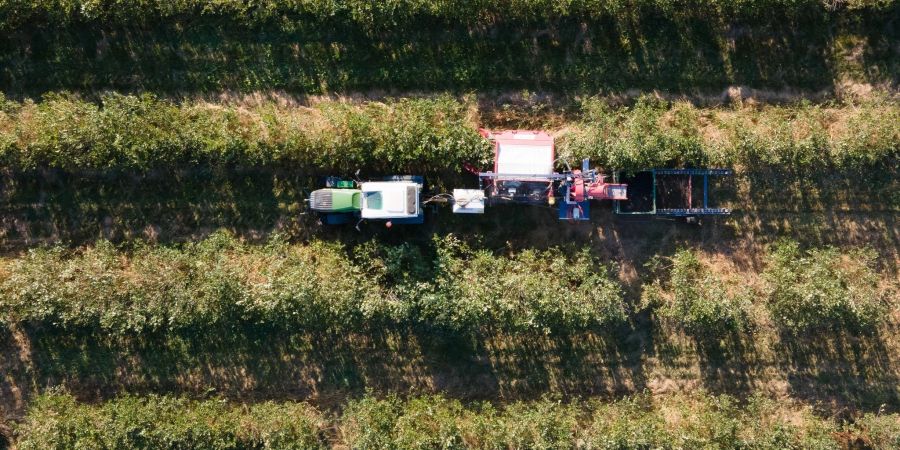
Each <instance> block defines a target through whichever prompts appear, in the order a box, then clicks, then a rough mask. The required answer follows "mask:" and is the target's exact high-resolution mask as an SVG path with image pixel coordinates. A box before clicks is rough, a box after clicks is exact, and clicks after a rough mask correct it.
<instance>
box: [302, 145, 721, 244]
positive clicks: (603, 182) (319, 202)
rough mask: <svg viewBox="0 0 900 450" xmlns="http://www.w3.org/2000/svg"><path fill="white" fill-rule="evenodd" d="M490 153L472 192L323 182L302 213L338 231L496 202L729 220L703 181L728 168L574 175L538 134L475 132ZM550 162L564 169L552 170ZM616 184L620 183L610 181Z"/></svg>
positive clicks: (585, 165) (414, 180)
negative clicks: (429, 208)
mask: <svg viewBox="0 0 900 450" xmlns="http://www.w3.org/2000/svg"><path fill="white" fill-rule="evenodd" d="M481 133H482V135H483V136H484V137H485V138H486V139H488V140H489V141H491V143H492V144H493V147H494V168H493V170H492V171H488V172H481V171H478V170H477V169H474V168H471V167H466V169H467V170H469V171H470V172H472V173H473V174H475V175H477V176H478V188H477V189H471V188H459V189H453V192H452V194H451V193H439V194H435V195H430V196H426V195H425V194H424V192H423V191H424V187H425V186H424V178H423V177H421V176H410V175H394V176H390V177H386V178H384V179H382V180H378V181H357V180H346V179H341V178H339V177H329V178H327V179H326V181H325V187H324V188H323V189H318V190H315V191H313V192H312V193H311V195H310V197H309V199H308V203H309V209H310V210H312V211H314V212H316V213H317V214H318V215H319V217H320V219H321V222H322V223H323V224H327V225H338V224H346V223H354V222H355V223H357V225H358V224H359V223H360V222H363V221H367V220H376V221H384V223H385V225H386V226H387V227H391V226H393V225H394V224H421V223H423V222H424V221H425V206H426V205H428V204H436V203H445V204H446V203H449V204H451V205H452V208H453V212H454V213H458V214H483V213H484V212H485V208H486V207H488V206H492V205H499V204H529V205H544V206H548V205H549V206H551V207H555V209H556V211H557V215H558V218H559V219H560V220H567V221H575V222H577V221H587V220H590V207H591V200H611V201H612V203H613V205H612V206H613V211H614V212H615V213H616V214H617V215H626V216H644V217H670V218H681V219H683V220H685V221H687V222H689V223H699V219H700V217H703V216H722V215H728V214H730V213H731V211H730V210H729V209H727V208H720V207H715V206H711V205H712V199H711V192H710V183H709V179H710V177H721V176H728V175H731V170H729V169H693V168H691V169H674V168H669V169H647V170H644V171H640V172H636V173H632V174H626V173H622V174H621V177H617V176H616V175H615V174H614V175H613V177H612V181H611V182H610V181H608V179H609V176H607V175H604V174H602V173H600V172H598V171H597V170H596V169H592V168H590V161H589V160H587V159H585V160H583V161H582V164H581V167H580V168H579V169H572V168H571V167H570V166H569V165H568V163H566V162H565V161H561V160H559V159H557V158H556V149H555V146H554V141H553V137H552V136H550V135H549V134H547V133H546V132H543V131H531V130H510V131H502V132H497V133H493V132H490V131H487V130H482V131H481ZM557 162H562V164H563V165H564V166H565V170H563V171H558V172H557V171H555V170H554V167H555V165H556V163H557ZM617 178H620V179H618V180H617Z"/></svg>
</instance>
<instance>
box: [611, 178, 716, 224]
mask: <svg viewBox="0 0 900 450" xmlns="http://www.w3.org/2000/svg"><path fill="white" fill-rule="evenodd" d="M731 174H732V172H731V170H730V169H651V170H646V171H642V172H637V173H634V174H631V175H629V174H625V173H620V174H619V176H618V177H617V178H618V180H617V181H618V182H620V183H625V184H627V185H628V191H627V192H628V194H627V196H628V200H615V201H614V202H613V203H614V205H613V208H614V211H615V213H616V214H619V215H624V216H657V217H674V218H685V219H687V220H689V221H690V220H694V219H696V218H698V217H699V216H726V215H729V214H731V210H730V209H728V208H721V207H718V206H714V203H715V200H714V199H713V198H712V193H711V191H710V177H723V176H729V175H731Z"/></svg>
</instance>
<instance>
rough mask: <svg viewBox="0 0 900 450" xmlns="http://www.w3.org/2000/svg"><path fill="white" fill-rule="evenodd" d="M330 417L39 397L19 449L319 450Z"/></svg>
mask: <svg viewBox="0 0 900 450" xmlns="http://www.w3.org/2000/svg"><path fill="white" fill-rule="evenodd" d="M323 425H324V420H323V416H322V415H321V413H319V412H318V411H316V410H315V409H314V408H312V407H310V406H309V405H306V404H303V403H281V404H279V403H272V402H266V403H260V404H255V405H252V406H249V407H238V406H230V405H228V404H226V403H225V402H223V401H219V400H206V401H191V400H186V399H181V398H174V397H161V396H149V397H123V398H119V399H116V400H114V401H110V402H107V403H104V404H102V405H99V406H90V405H87V404H82V403H78V402H77V401H75V399H74V398H73V397H71V396H70V395H68V394H49V395H42V396H39V397H38V398H36V399H35V400H34V402H32V404H31V407H30V408H29V411H28V416H27V417H26V418H25V421H24V422H23V423H22V424H21V425H19V426H18V428H17V429H16V433H17V435H18V436H19V440H18V448H20V449H23V450H29V449H60V450H63V449H72V448H115V449H122V450H127V449H134V450H137V449H152V448H184V449H188V448H204V449H237V448H258V449H272V450H275V449H285V450H289V449H315V448H323V449H324V448H327V445H326V442H325V441H324V440H323V439H322V429H323Z"/></svg>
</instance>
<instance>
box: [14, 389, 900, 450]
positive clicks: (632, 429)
mask: <svg viewBox="0 0 900 450" xmlns="http://www.w3.org/2000/svg"><path fill="white" fill-rule="evenodd" d="M898 419H900V418H898V416H897V415H896V414H890V415H879V416H872V415H868V416H866V417H864V418H862V419H861V420H860V421H859V422H858V423H857V425H856V426H855V427H854V428H849V429H847V430H846V431H847V433H848V435H850V436H852V435H854V434H855V435H859V436H861V437H862V438H863V439H865V440H866V442H869V443H870V444H871V445H872V446H873V447H875V448H878V449H881V448H893V447H892V444H893V442H894V440H893V439H894V437H895V436H896V433H895V431H896V426H895V425H896V424H897V423H898V422H897V421H898ZM839 430H841V428H839V427H838V426H837V425H836V424H835V423H833V422H831V421H829V420H827V419H822V418H818V417H816V416H814V415H812V414H811V413H810V411H809V409H800V410H797V409H790V408H788V407H785V406H784V405H783V404H780V403H777V402H775V401H772V400H769V399H766V398H763V397H759V396H753V397H751V398H750V400H749V402H748V404H747V405H746V406H744V407H741V406H738V403H737V402H736V401H735V400H734V399H732V398H731V397H729V396H727V395H721V396H711V395H706V394H696V395H691V396H681V395H672V396H661V397H655V398H654V397H651V396H650V395H648V394H641V395H637V396H634V397H630V398H629V397H626V398H624V399H621V400H618V401H615V402H611V403H601V402H598V401H591V402H578V401H576V402H570V403H564V402H561V401H558V400H553V399H547V398H545V399H541V400H534V401H526V402H515V403H512V404H508V405H505V406H502V407H497V406H493V405H491V404H489V403H474V404H470V405H465V404H463V403H461V402H460V401H459V400H453V399H447V398H445V397H443V396H440V395H436V396H422V397H411V398H409V399H401V398H399V397H397V396H395V395H389V396H387V397H384V398H377V397H374V396H372V395H371V394H370V395H366V396H365V397H363V398H361V399H358V400H354V401H350V402H349V403H348V404H347V405H346V406H345V407H343V408H342V412H341V414H340V416H339V417H336V418H335V419H334V420H333V422H332V421H331V420H329V419H325V415H324V414H322V413H321V412H318V411H316V410H315V409H313V408H312V407H310V406H309V405H306V404H303V403H293V402H286V403H272V402H265V403H260V404H253V405H249V406H247V405H244V406H237V405H229V404H228V403H226V402H225V401H222V400H218V399H212V400H204V401H192V400H187V399H182V398H176V397H166V396H149V397H131V396H126V397H122V398H119V399H115V400H111V401H107V402H105V403H101V404H98V405H89V404H84V403H79V402H77V401H75V400H74V399H73V398H72V397H71V396H70V395H68V394H60V393H49V394H44V395H40V396H38V397H37V398H36V399H35V400H34V401H33V402H32V404H31V407H30V408H29V410H28V413H27V415H26V417H25V418H24V420H23V421H22V422H21V424H19V425H18V426H17V427H16V429H15V432H16V436H17V438H18V442H17V444H18V448H21V449H23V450H28V449H34V448H42V449H43V448H50V449H57V448H58V449H69V448H120V449H149V448H206V449H234V448H258V449H301V448H302V449H314V448H325V447H326V445H345V446H347V447H348V448H354V449H356V448H359V449H370V450H379V449H385V450H387V449H390V450H418V449H483V450H500V449H509V448H527V449H548V450H552V449H560V450H561V449H572V448H578V449H600V450H605V449H609V450H620V449H647V448H660V449H678V448H708V449H727V448H752V449H759V450H769V449H771V450H776V449H777V450H784V449H816V450H819V449H837V448H840V446H839V445H838V442H836V441H835V436H837V435H838V433H837V431H839Z"/></svg>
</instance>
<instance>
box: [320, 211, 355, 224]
mask: <svg viewBox="0 0 900 450" xmlns="http://www.w3.org/2000/svg"><path fill="white" fill-rule="evenodd" d="M357 217H359V215H358V214H356V213H330V214H322V223H324V224H325V225H343V224H346V223H350V222H353V221H355V220H358V219H357Z"/></svg>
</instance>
